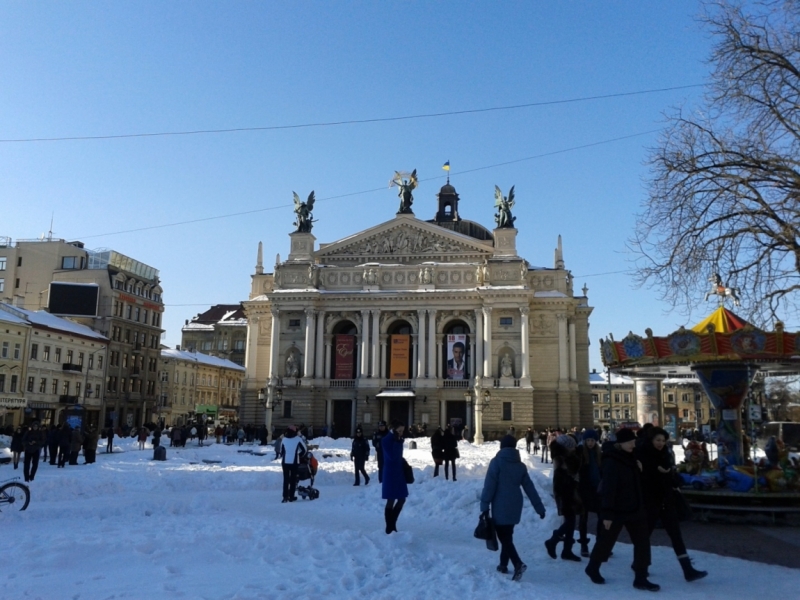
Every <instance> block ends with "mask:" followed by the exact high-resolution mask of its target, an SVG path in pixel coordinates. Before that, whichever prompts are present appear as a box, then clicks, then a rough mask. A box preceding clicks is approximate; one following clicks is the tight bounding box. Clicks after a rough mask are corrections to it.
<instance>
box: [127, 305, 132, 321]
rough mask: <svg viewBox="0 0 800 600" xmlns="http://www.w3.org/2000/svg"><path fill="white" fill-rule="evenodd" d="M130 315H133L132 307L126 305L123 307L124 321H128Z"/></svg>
mask: <svg viewBox="0 0 800 600" xmlns="http://www.w3.org/2000/svg"><path fill="white" fill-rule="evenodd" d="M132 314H133V306H131V305H130V304H128V305H127V306H126V307H125V318H126V319H130V318H131V315H132Z"/></svg>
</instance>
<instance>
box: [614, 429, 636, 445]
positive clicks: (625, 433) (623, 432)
mask: <svg viewBox="0 0 800 600" xmlns="http://www.w3.org/2000/svg"><path fill="white" fill-rule="evenodd" d="M635 439H636V434H635V433H633V429H620V430H619V431H618V432H617V443H618V444H624V443H625V442H630V441H633V440H635Z"/></svg>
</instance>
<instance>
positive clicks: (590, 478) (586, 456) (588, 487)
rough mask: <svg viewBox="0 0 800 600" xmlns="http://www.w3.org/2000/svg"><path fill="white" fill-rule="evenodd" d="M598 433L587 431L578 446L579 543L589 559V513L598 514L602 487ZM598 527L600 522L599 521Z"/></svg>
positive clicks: (584, 554)
mask: <svg viewBox="0 0 800 600" xmlns="http://www.w3.org/2000/svg"><path fill="white" fill-rule="evenodd" d="M597 438H598V435H597V431H596V430H594V429H587V430H586V431H584V432H583V443H582V444H581V445H580V446H578V451H577V454H578V459H579V461H580V467H579V468H578V495H579V496H580V499H581V514H580V519H579V522H578V533H579V536H580V537H579V538H578V543H579V544H580V545H581V556H583V557H586V558H588V557H589V538H588V535H587V530H588V528H589V513H597V512H598V509H599V502H598V498H597V488H598V487H599V486H600V475H601V470H600V469H601V466H602V454H601V452H600V444H599V443H598V439H597ZM597 523H598V527H599V525H600V520H599V519H598V521H597Z"/></svg>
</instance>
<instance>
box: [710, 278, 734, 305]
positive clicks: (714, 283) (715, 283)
mask: <svg viewBox="0 0 800 600" xmlns="http://www.w3.org/2000/svg"><path fill="white" fill-rule="evenodd" d="M708 281H710V282H711V291H710V292H707V293H706V298H705V301H706V302H708V297H709V296H721V297H722V298H727V297H730V298H732V299H733V305H734V306H739V294H738V292H739V290H738V288H733V287H727V286H725V284H724V283H722V277H720V276H719V273H714V274H713V275H712V276H711V277H709V278H708Z"/></svg>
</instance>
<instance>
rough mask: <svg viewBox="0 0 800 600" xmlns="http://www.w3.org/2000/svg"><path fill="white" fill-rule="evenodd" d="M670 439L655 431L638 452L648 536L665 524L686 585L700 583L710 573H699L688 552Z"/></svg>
mask: <svg viewBox="0 0 800 600" xmlns="http://www.w3.org/2000/svg"><path fill="white" fill-rule="evenodd" d="M668 439H669V433H667V432H666V431H665V430H664V429H662V428H661V427H653V428H652V429H651V430H650V436H649V437H648V439H647V441H646V442H644V443H643V444H642V445H641V446H640V447H639V448H638V449H637V452H636V456H637V458H638V459H639V462H640V463H641V464H642V492H643V496H644V505H645V510H646V511H647V530H648V534H649V535H652V534H653V529H655V526H656V521H658V520H661V525H662V527H663V528H664V531H666V532H667V535H668V536H669V539H670V541H671V542H672V549H673V550H674V551H675V556H677V557H678V562H679V563H680V565H681V568H682V569H683V575H684V578H685V579H686V581H696V580H697V579H702V578H703V577H705V576H706V575H708V572H707V571H698V570H697V569H695V568H694V567H693V566H692V561H691V559H690V558H689V555H688V554H687V552H686V544H685V543H684V542H683V535H681V527H680V520H679V519H678V511H677V508H676V504H675V502H676V494H679V493H680V492H677V491H675V489H674V488H673V485H674V480H675V479H674V478H675V471H674V467H673V464H672V457H671V456H670V453H669V450H668V449H667V440H668Z"/></svg>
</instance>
